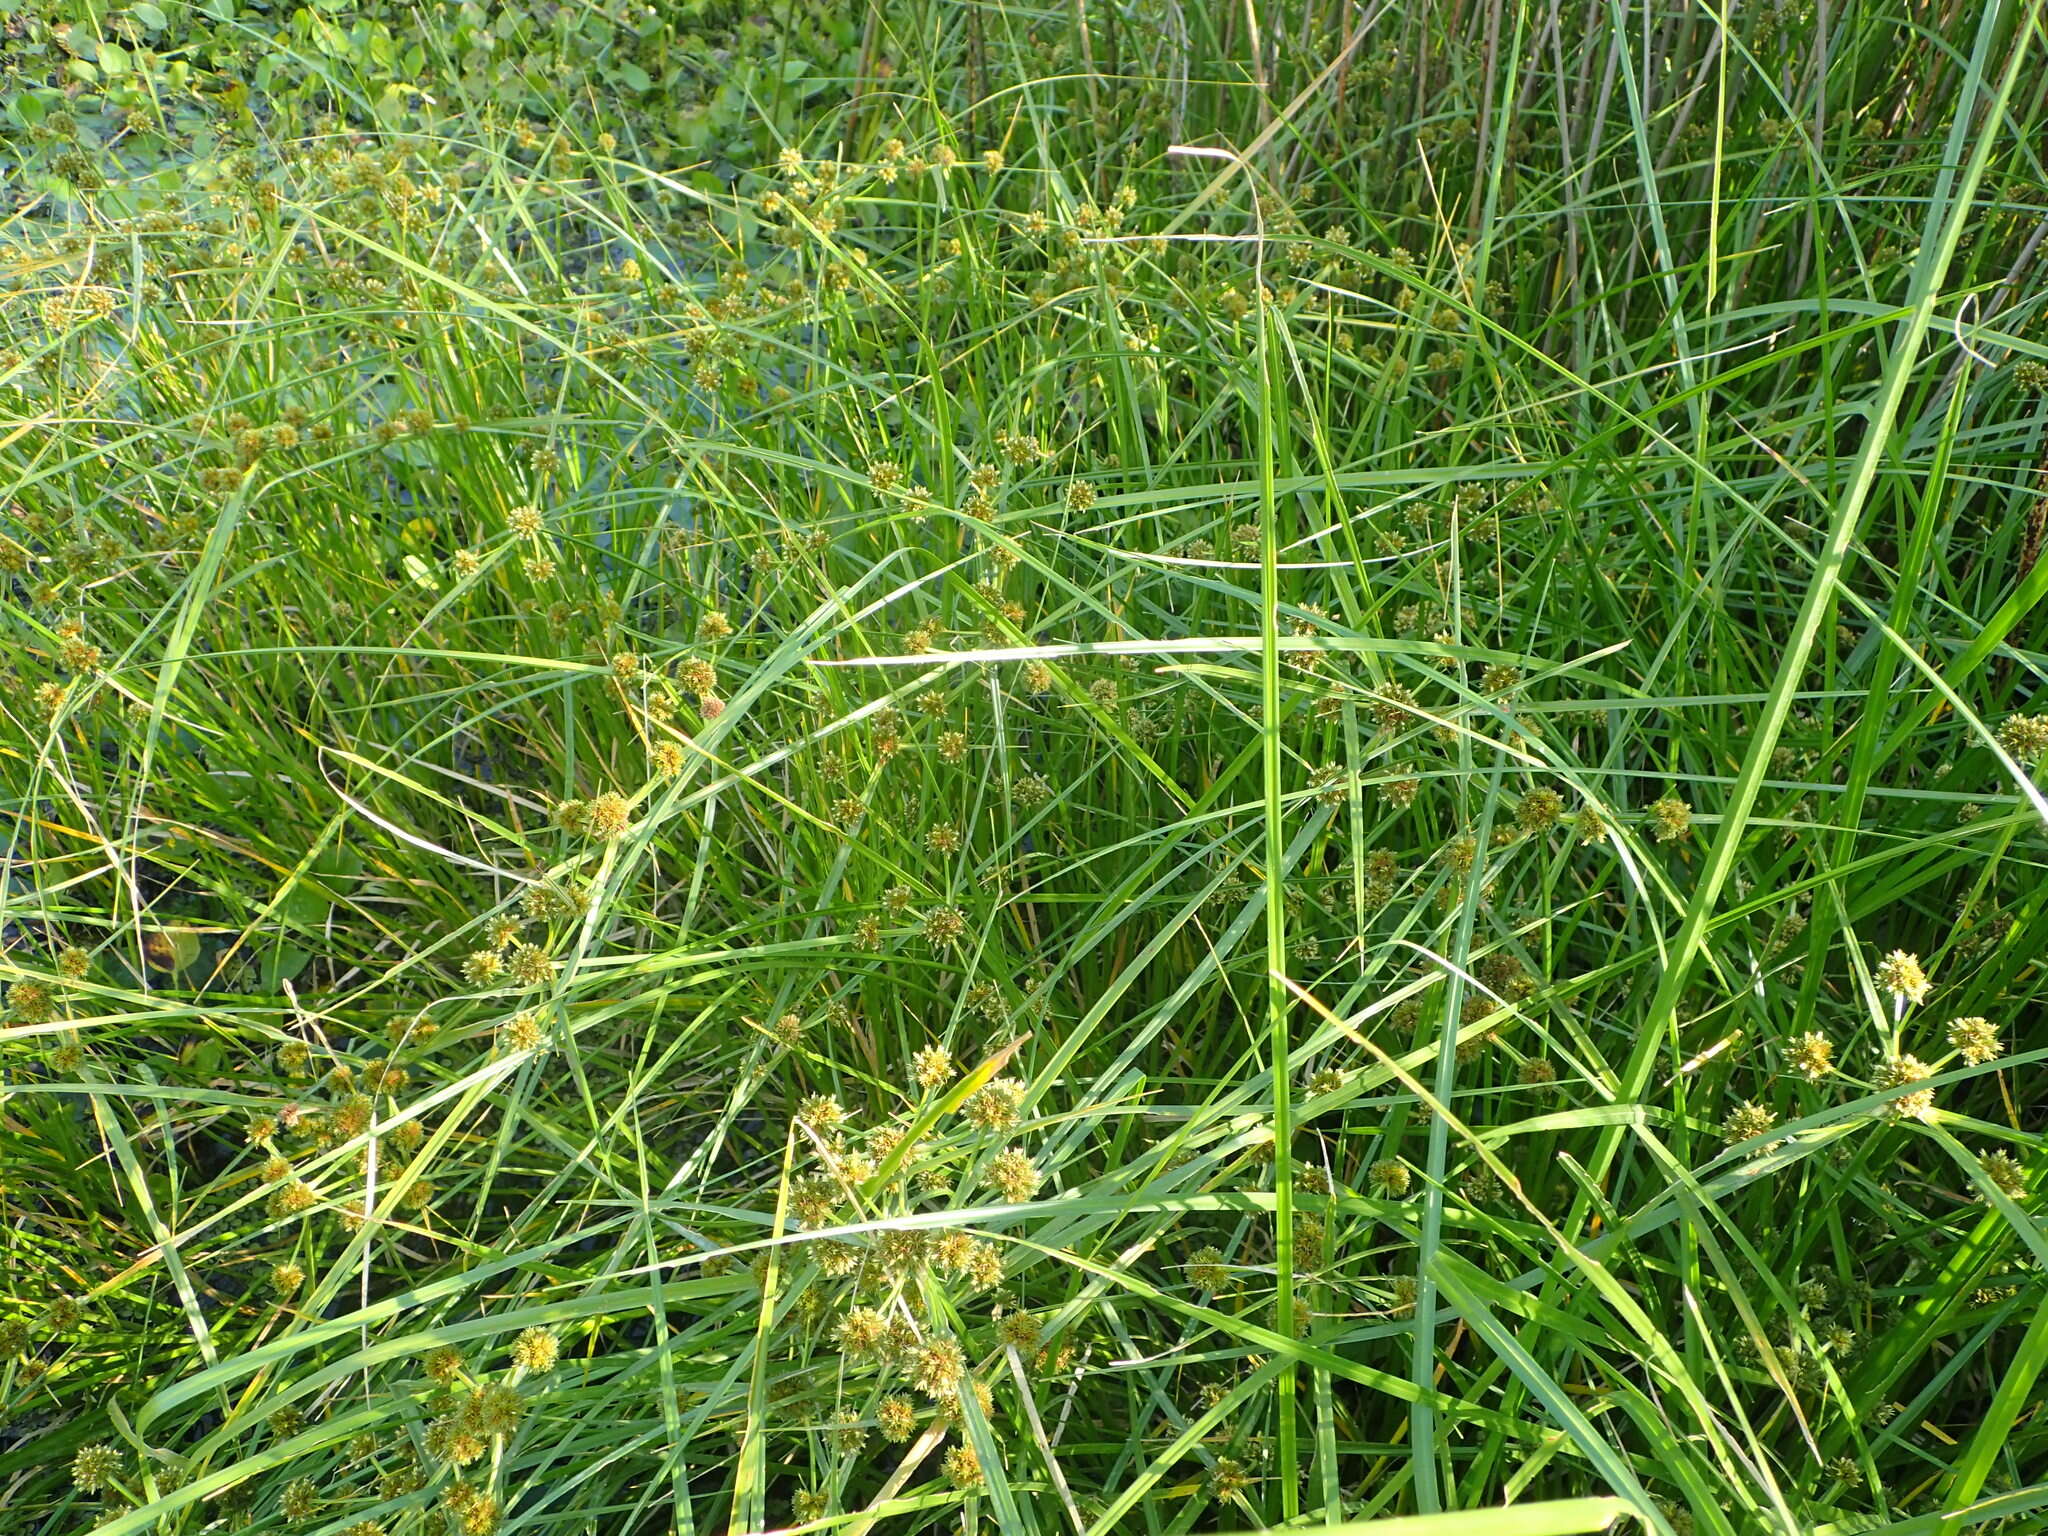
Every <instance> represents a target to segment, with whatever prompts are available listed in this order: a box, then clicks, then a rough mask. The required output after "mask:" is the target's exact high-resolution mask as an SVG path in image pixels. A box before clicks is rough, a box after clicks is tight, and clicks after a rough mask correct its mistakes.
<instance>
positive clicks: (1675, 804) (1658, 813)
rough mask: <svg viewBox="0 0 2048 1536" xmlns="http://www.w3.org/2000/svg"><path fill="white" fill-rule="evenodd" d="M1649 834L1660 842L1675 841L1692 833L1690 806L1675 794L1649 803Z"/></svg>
mask: <svg viewBox="0 0 2048 1536" xmlns="http://www.w3.org/2000/svg"><path fill="white" fill-rule="evenodd" d="M1648 815H1649V818H1650V835H1651V836H1652V837H1654V838H1656V839H1657V841H1658V842H1660V843H1676V842H1681V841H1683V840H1684V839H1686V838H1688V837H1690V836H1691V835H1692V807H1691V806H1690V805H1688V804H1686V803H1685V802H1684V801H1683V800H1681V799H1679V798H1678V796H1676V795H1666V796H1664V798H1663V799H1661V800H1654V801H1652V802H1651V803H1650V808H1649V811H1648Z"/></svg>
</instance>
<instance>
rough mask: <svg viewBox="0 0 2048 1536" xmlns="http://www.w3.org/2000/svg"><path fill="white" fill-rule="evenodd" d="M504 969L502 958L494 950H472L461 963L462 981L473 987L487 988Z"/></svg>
mask: <svg viewBox="0 0 2048 1536" xmlns="http://www.w3.org/2000/svg"><path fill="white" fill-rule="evenodd" d="M504 969H505V959H504V956H502V955H500V954H499V953H498V952H497V951H496V950H495V949H479V950H473V951H471V952H470V954H469V955H468V956H467V957H466V958H465V959H464V960H463V962H462V979H463V980H464V981H466V982H468V983H469V984H470V985H471V986H473V987H487V986H489V985H490V984H491V983H492V982H494V981H496V980H497V979H498V977H499V976H500V975H501V974H503V972H504Z"/></svg>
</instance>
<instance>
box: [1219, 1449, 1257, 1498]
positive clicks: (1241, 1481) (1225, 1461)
mask: <svg viewBox="0 0 2048 1536" xmlns="http://www.w3.org/2000/svg"><path fill="white" fill-rule="evenodd" d="M1257 1481H1258V1479H1257V1478H1255V1477H1254V1476H1253V1475H1252V1471H1251V1468H1249V1467H1247V1466H1246V1465H1245V1464H1244V1463H1243V1462H1241V1461H1239V1460H1238V1459H1237V1458H1236V1457H1235V1456H1218V1457H1217V1458H1216V1465H1215V1466H1213V1467H1211V1468H1210V1469H1209V1491H1210V1492H1211V1493H1212V1494H1214V1495H1215V1496H1216V1497H1217V1498H1219V1499H1230V1498H1236V1497H1238V1496H1239V1495H1241V1494H1242V1493H1243V1492H1244V1491H1245V1489H1247V1488H1249V1487H1251V1485H1252V1484H1253V1483H1255V1482H1257Z"/></svg>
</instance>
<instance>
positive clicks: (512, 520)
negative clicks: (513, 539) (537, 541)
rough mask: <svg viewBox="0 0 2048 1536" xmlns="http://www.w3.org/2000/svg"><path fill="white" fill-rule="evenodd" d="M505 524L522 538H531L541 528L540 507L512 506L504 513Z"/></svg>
mask: <svg viewBox="0 0 2048 1536" xmlns="http://www.w3.org/2000/svg"><path fill="white" fill-rule="evenodd" d="M505 526H506V527H507V528H510V529H511V530H512V531H513V532H514V533H515V534H517V535H518V536H519V537H520V538H522V539H530V538H533V537H534V536H535V535H536V534H538V533H539V532H540V530H541V515H540V508H539V507H533V506H526V507H514V508H513V509H512V510H511V511H510V512H507V513H506V514H505Z"/></svg>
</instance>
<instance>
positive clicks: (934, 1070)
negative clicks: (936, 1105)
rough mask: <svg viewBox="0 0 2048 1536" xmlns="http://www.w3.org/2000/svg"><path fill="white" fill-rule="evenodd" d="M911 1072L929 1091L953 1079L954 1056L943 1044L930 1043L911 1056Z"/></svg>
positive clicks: (921, 1086)
mask: <svg viewBox="0 0 2048 1536" xmlns="http://www.w3.org/2000/svg"><path fill="white" fill-rule="evenodd" d="M910 1073H911V1076H912V1077H914V1078H916V1080H917V1086H918V1087H920V1088H922V1089H924V1090H925V1091H926V1092H927V1093H929V1092H931V1091H932V1090H933V1089H936V1088H943V1087H945V1085H946V1084H947V1083H949V1082H951V1081H952V1080H953V1057H952V1054H951V1053H950V1052H949V1051H947V1049H946V1048H945V1047H944V1046H943V1045H928V1046H926V1047H925V1048H924V1049H923V1050H921V1051H919V1052H918V1053H917V1054H916V1055H915V1056H913V1057H911V1058H910Z"/></svg>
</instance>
